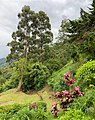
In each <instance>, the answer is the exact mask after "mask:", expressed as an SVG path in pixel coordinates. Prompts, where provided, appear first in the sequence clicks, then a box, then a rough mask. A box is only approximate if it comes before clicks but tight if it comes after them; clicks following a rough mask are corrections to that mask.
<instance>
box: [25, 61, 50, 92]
mask: <svg viewBox="0 0 95 120" xmlns="http://www.w3.org/2000/svg"><path fill="white" fill-rule="evenodd" d="M48 77H49V70H48V68H47V67H46V66H44V65H42V64H41V63H34V64H33V65H32V66H30V67H29V73H28V74H27V76H26V79H24V83H23V90H24V91H27V90H30V89H36V90H39V89H41V88H43V86H44V85H45V83H46V80H47V78H48Z"/></svg>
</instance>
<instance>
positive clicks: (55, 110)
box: [51, 104, 58, 118]
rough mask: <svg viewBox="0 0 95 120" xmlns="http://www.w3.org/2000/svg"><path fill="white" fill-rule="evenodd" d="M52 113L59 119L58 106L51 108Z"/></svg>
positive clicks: (54, 105)
mask: <svg viewBox="0 0 95 120" xmlns="http://www.w3.org/2000/svg"><path fill="white" fill-rule="evenodd" d="M51 112H52V114H53V115H54V117H55V118H56V117H57V113H58V109H57V104H53V105H52V108H51Z"/></svg>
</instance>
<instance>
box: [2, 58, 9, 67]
mask: <svg viewBox="0 0 95 120" xmlns="http://www.w3.org/2000/svg"><path fill="white" fill-rule="evenodd" d="M7 65H8V63H6V58H1V59H0V67H3V66H7Z"/></svg>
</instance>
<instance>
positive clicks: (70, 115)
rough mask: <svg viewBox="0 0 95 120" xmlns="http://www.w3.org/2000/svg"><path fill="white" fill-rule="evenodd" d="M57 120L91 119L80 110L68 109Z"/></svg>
mask: <svg viewBox="0 0 95 120" xmlns="http://www.w3.org/2000/svg"><path fill="white" fill-rule="evenodd" d="M58 120H91V119H90V118H89V117H86V115H85V114H84V113H83V112H82V111H81V110H76V109H73V110H72V109H70V108H69V109H68V110H67V111H66V112H65V114H64V115H63V116H62V117H60V118H59V119H58Z"/></svg>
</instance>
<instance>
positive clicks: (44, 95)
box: [0, 87, 56, 110]
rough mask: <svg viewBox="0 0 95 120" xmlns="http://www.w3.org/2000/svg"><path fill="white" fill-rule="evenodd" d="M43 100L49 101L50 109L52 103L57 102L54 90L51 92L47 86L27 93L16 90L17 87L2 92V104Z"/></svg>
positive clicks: (0, 102) (0, 98)
mask: <svg viewBox="0 0 95 120" xmlns="http://www.w3.org/2000/svg"><path fill="white" fill-rule="evenodd" d="M41 100H42V101H43V102H46V103H47V109H49V110H50V108H51V106H52V104H53V103H54V102H56V101H55V99H54V97H53V92H51V91H50V90H49V88H48V87H45V88H44V89H42V90H41V91H38V92H35V91H32V92H30V93H27V94H26V93H23V92H16V89H10V90H8V91H6V92H3V93H1V94H0V106H3V105H9V104H14V103H17V104H29V103H33V102H38V101H41Z"/></svg>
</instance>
